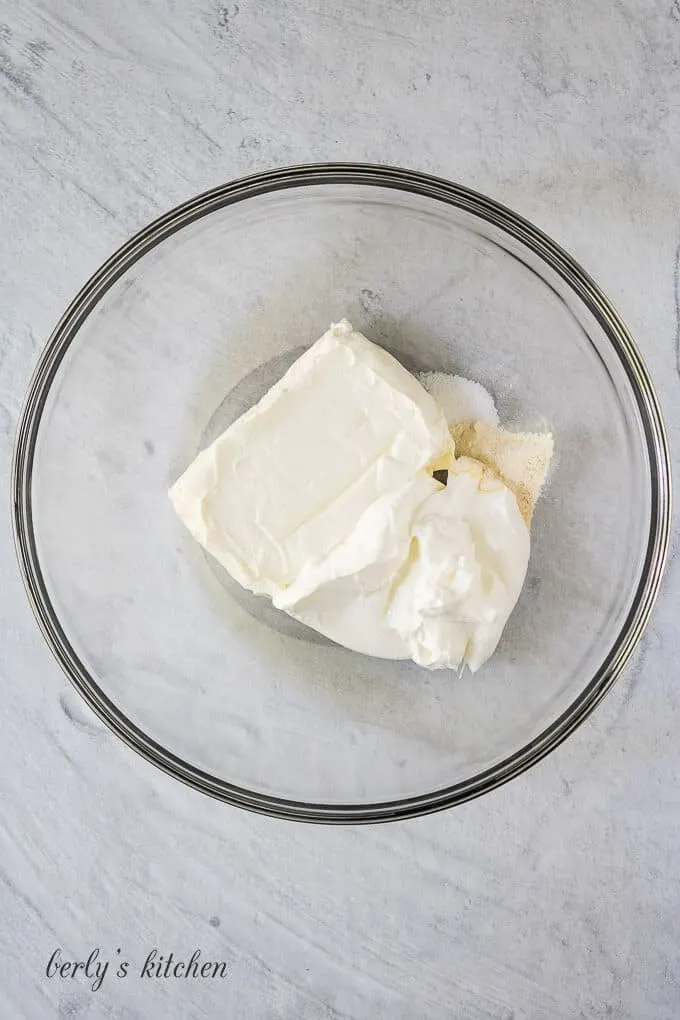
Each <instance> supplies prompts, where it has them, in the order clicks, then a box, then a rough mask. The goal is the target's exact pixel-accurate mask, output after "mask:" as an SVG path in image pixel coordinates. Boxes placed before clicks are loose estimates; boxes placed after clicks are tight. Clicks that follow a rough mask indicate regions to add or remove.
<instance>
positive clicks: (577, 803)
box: [0, 0, 680, 1020]
mask: <svg viewBox="0 0 680 1020" xmlns="http://www.w3.org/2000/svg"><path fill="white" fill-rule="evenodd" d="M334 159H343V160H357V161H370V162H385V163H390V164H395V165H402V166H410V167H414V168H417V169H421V170H425V171H429V172H433V173H436V174H440V175H442V176H445V177H448V178H451V179H454V180H457V181H460V182H461V183H464V184H467V185H470V186H472V187H474V188H477V189H478V190H481V191H484V192H486V193H488V194H490V195H492V196H493V197H495V198H497V199H499V200H501V201H502V202H504V203H506V204H508V205H510V206H511V207H513V208H515V209H516V210H517V211H518V212H520V213H522V214H524V215H526V216H528V217H529V218H531V219H533V220H534V221H535V222H536V223H537V224H538V225H539V226H540V227H542V228H543V229H544V230H546V231H547V232H548V233H550V234H552V236H553V237H555V238H556V239H557V240H558V241H559V242H560V243H561V244H562V245H563V246H564V247H566V248H567V249H568V250H570V251H571V252H572V253H573V254H574V255H575V256H576V257H577V258H578V259H579V260H580V261H581V262H582V263H583V264H584V265H585V266H587V267H588V269H589V270H590V271H591V272H592V274H593V275H594V277H595V278H596V279H597V280H598V282H599V283H600V284H601V285H602V286H603V288H604V289H605V291H606V292H607V293H608V294H609V295H610V297H611V298H612V299H613V301H614V302H615V304H616V305H617V306H618V307H619V309H620V310H621V312H622V313H623V316H624V318H625V319H626V320H627V322H628V323H629V325H630V327H631V329H632V331H633V333H634V335H635V336H636V338H637V340H638V342H639V345H640V348H641V350H642V352H643V354H644V357H645V358H646V361H647V364H648V366H649V369H650V372H651V373H652V376H653V379H654V381H655V383H656V384H657V387H658V390H659V395H660V398H661V401H662V405H663V408H664V412H665V416H666V422H667V426H668V430H669V435H670V441H671V446H672V449H673V450H674V452H675V454H676V459H677V451H678V450H679V449H680V374H679V367H680V366H679V358H680V294H679V293H678V266H679V258H680V172H679V167H680V4H679V3H678V0H663V2H660V3H652V2H651V0H616V2H613V3H608V4H593V3H592V2H590V0H564V2H562V3H556V2H552V3H550V2H548V3H537V2H533V0H508V2H507V3H502V4H499V3H495V2H493V0H478V2H476V3H473V4H463V3H447V2H445V0H432V2H422V0H421V2H416V0H394V2H388V0H375V2H367V0H344V2H338V3H332V4H323V3H319V2H317V0H308V2H302V0H282V2H278V3H277V2H275V0H263V2H261V3H255V2H254V0H239V3H232V2H231V0H228V2H225V0H120V2H119V3H109V2H106V0H88V2H83V0H24V2H22V3H18V2H16V0H0V203H1V216H0V224H1V226H0V477H1V484H2V488H3V491H4V492H5V498H4V499H3V500H2V501H0V646H1V650H0V683H1V687H2V710H1V711H0V808H1V810H0V1018H2V1020H42V1018H50V1017H55V1018H61V1020H66V1018H79V1020H80V1018H83V1020H84V1018H107V1020H109V1018H111V1020H114V1018H116V1020H148V1018H151V1020H155V1018H156V1017H159V1018H160V1017H163V1018H173V1020H175V1018H176V1020H185V1018H194V1017H196V1018H199V1017H210V1018H212V1017H216V1018H220V1020H221V1018H229V1020H231V1018H236V1017H244V1018H251V1017H277V1018H286V1020H305V1018H309V1020H312V1018H314V1020H317V1018H320V1017H328V1018H331V1017H332V1018H348V1020H349V1018H357V1020H378V1018H385V1020H399V1018H403V1020H416V1018H418V1020H419V1018H424V1017H428V1018H429V1017H432V1018H435V1017H436V1018H444V1017H446V1018H448V1017H456V1018H465V1020H511V1018H515V1020H518V1018H520V1017H522V1018H524V1017H526V1018H535V1020H566V1018H572V1017H574V1018H575V1017H583V1018H605V1017H614V1018H626V1020H628V1018H630V1020H662V1018H665V1020H676V1018H677V1017H678V1016H680V868H679V867H678V862H679V861H680V740H678V733H679V732H680V693H679V690H680V689H679V687H678V662H679V661H680V625H679V623H678V619H679V617H678V605H679V604H680V557H679V556H678V542H677V535H676V539H675V540H674V542H673V546H672V550H671V556H670V561H669V565H668V569H667V573H666V577H665V580H664V585H663V591H662V594H661V597H660V599H659V602H658V604H657V607H656V610H655V612H654V615H653V619H652V623H651V626H650V627H649V629H648V631H647V632H646V635H645V637H644V639H643V641H642V644H641V646H640V648H639V650H638V652H637V653H636V656H635V658H634V660H633V662H632V664H631V665H630V666H629V668H628V669H627V670H626V672H625V675H624V676H623V678H622V679H621V680H620V681H619V682H618V683H617V685H616V686H615V688H614V690H613V692H612V693H611V694H610V695H609V697H608V698H607V699H606V700H605V702H604V703H603V704H602V705H601V706H600V708H599V709H598V710H597V711H596V712H595V714H594V715H593V716H592V717H591V718H590V719H589V720H588V721H587V722H586V723H585V724H584V725H583V726H582V727H581V728H580V729H579V730H578V732H577V733H576V734H575V735H574V736H572V737H571V738H570V739H569V740H568V741H567V742H566V743H565V744H563V745H562V746H561V747H560V748H559V749H558V750H557V751H556V752H555V753H553V754H552V755H551V756H550V757H549V758H547V759H546V760H545V761H543V762H542V763H541V764H540V765H538V766H537V767H535V768H534V769H532V770H531V771H529V772H528V773H526V774H524V775H523V776H521V777H520V778H519V779H517V780H515V781H513V782H512V783H510V784H508V785H506V786H505V787H503V788H501V789H500V790H498V791H496V792H495V793H493V794H491V795H489V796H487V797H485V798H482V799H481V800H479V801H476V802H474V803H471V804H469V805H466V806H464V807H462V808H459V809H456V810H454V811H450V812H445V813H443V814H440V815H435V816H431V817H429V818H425V819H421V820H415V821H411V822H408V823H398V824H393V825H388V826H373V827H365V828H323V827H313V826H311V827H310V826H300V825H295V824H291V823H285V822H280V821H274V820H271V819H268V818H264V817H258V816H252V815H249V814H246V813H243V812H240V811H238V810H235V809H230V808H227V807H224V806H220V805H218V804H217V803H214V802H212V801H210V800H208V799H207V798H204V797H202V796H200V795H199V794H197V793H194V792H192V791H190V790H188V789H185V788H183V787H182V786H180V785H179V784H178V783H176V782H175V781H173V780H171V779H170V778H167V777H166V776H164V775H163V774H161V773H160V772H158V771H156V770H155V769H154V768H153V767H151V766H150V765H148V764H146V763H145V762H144V761H142V760H141V759H140V758H138V757H137V756H136V755H135V754H133V753H132V752H131V751H129V750H128V749H126V748H125V747H124V746H123V745H122V744H120V743H119V742H118V740H117V739H116V738H115V737H114V736H113V735H112V734H111V733H109V732H108V730H106V729H105V727H104V726H103V725H102V724H101V723H99V721H98V720H97V719H96V718H95V717H94V716H93V715H92V714H91V713H90V712H89V710H88V709H87V708H86V706H85V705H84V704H83V703H82V702H81V701H80V699H79V698H78V696H77V695H76V694H75V692H74V691H73V690H72V689H71V688H70V686H69V685H68V684H67V681H66V680H65V679H64V677H63V676H62V674H61V672H60V670H59V668H58V667H57V665H56V664H55V662H54V661H53V659H52V657H51V655H50V653H49V651H48V650H47V648H46V646H45V644H44V643H43V640H42V638H41V636H40V634H39V632H38V629H37V627H36V625H35V623H34V621H33V618H32V615H31V613H30V611H29V608H28V605H27V602H26V599H25V596H24V593H23V590H22V585H21V582H20V579H19V576H18V571H17V569H16V566H15V555H14V549H13V542H12V537H11V529H10V519H9V512H8V503H9V500H8V498H7V494H8V487H9V471H10V460H11V448H12V442H13V436H14V428H15V423H16V420H17V415H18V412H19V409H20V405H21V401H22V397H23V394H24V390H25V387H26V384H27V380H28V378H29V374H30V372H31V369H32V367H33V365H34V364H35V361H36V358H37V355H38V352H39V350H40V348H41V346H42V344H43V343H44V341H45V339H46V337H47V336H48V334H49V332H50V330H51V328H52V326H53V325H54V323H55V321H56V320H57V318H58V316H59V315H60V313H61V311H62V310H63V308H64V307H65V306H66V304H67V302H68V301H69V299H70V298H71V297H72V296H73V294H74V293H75V292H76V291H77V289H78V288H79V287H80V285H81V284H82V282H83V281H84V280H85V279H86V278H87V276H88V275H89V274H90V273H91V272H92V271H93V270H94V269H95V268H96V267H97V266H98V265H99V264H100V263H101V262H102V261H103V260H104V259H105V258H106V257H107V256H108V255H109V254H110V252H111V251H112V250H113V249H115V248H116V247H117V246H118V245H119V244H120V243H121V242H123V241H124V240H125V239H126V237H127V236H128V235H130V234H131V233H132V232H134V231H135V230H137V229H138V228H140V227H141V226H143V225H144V224H145V223H146V222H148V221H149V220H150V219H152V218H154V217H155V216H157V215H158V214H159V213H160V212H162V211H164V210H166V209H168V208H170V207H171V206H173V205H174V204H176V203H177V202H179V201H181V200H183V199H186V198H188V197H190V196H191V195H193V194H195V193H197V192H199V191H202V190H204V189H206V188H208V187H210V186H212V185H215V184H218V183H221V182H223V181H225V180H229V179H231V178H233V177H236V176H240V175H243V174H246V173H249V172H252V171H256V170H261V169H265V168H268V167H270V166H273V165H282V164H291V163H300V162H307V161H323V160H334ZM676 473H677V474H678V475H680V465H678V470H677V472H676ZM95 947H98V948H99V950H100V954H101V956H100V961H102V960H103V959H110V960H112V961H113V962H112V963H111V967H110V968H109V971H108V973H107V974H106V976H105V978H104V980H103V981H102V983H101V986H100V987H99V988H98V989H97V990H95V991H93V990H92V988H91V985H92V984H93V981H92V980H86V979H85V978H84V977H83V975H82V974H79V975H78V976H77V977H76V978H61V977H59V976H56V977H51V978H48V977H47V975H46V966H47V963H48V960H49V958H50V956H51V954H52V953H53V951H54V950H55V949H56V948H60V949H61V950H62V953H63V958H64V959H66V960H84V959H85V958H86V957H87V955H88V954H89V953H90V951H91V950H93V949H94V948H95ZM154 947H157V948H158V949H159V951H160V952H163V953H166V954H167V953H168V952H170V951H172V952H173V953H175V955H176V956H178V957H181V958H184V959H186V958H187V957H189V956H190V954H191V952H192V951H193V950H194V949H196V948H198V949H200V950H201V953H202V956H203V958H204V959H213V960H223V961H226V963H227V967H228V975H227V977H226V978H223V979H220V980H209V981H208V980H204V981H201V980H178V979H163V978H160V979H155V980H151V979H143V978H141V977H140V976H139V971H140V968H141V965H142V963H143V961H144V959H145V957H146V955H147V954H148V952H149V951H150V950H151V949H153V948H154ZM118 949H120V950H121V952H120V953H117V950H118ZM121 959H126V960H128V961H129V962H130V973H129V975H128V977H127V978H126V979H125V980H122V979H117V978H116V977H115V973H114V967H115V965H116V964H117V962H118V961H119V960H121ZM94 983H96V982H94Z"/></svg>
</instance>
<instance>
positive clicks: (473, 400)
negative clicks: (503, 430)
mask: <svg viewBox="0 0 680 1020" xmlns="http://www.w3.org/2000/svg"><path fill="white" fill-rule="evenodd" d="M418 379H419V380H420V383H421V385H422V386H424V387H425V389H426V390H427V392H428V393H429V394H430V396H431V397H434V399H435V400H436V401H437V403H438V404H439V406H440V408H441V410H442V411H443V413H444V417H445V418H446V420H447V422H448V423H449V425H450V426H451V425H458V424H459V423H460V422H463V421H485V422H488V423H489V424H490V425H498V411H497V410H496V405H495V404H494V401H493V397H492V396H491V394H490V393H489V392H488V390H485V389H484V387H483V386H482V385H481V383H478V382H473V381H472V379H464V378H463V376H462V375H448V373H447V372H421V373H420V375H419V376H418Z"/></svg>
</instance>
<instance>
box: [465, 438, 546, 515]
mask: <svg viewBox="0 0 680 1020" xmlns="http://www.w3.org/2000/svg"><path fill="white" fill-rule="evenodd" d="M450 432H451V435H452V437H453V440H454V443H455V445H456V457H474V459H475V460H478V461H481V463H482V464H484V465H486V466H487V467H489V468H491V470H492V471H495V472H496V473H497V474H498V475H499V477H500V478H501V480H502V481H503V482H505V484H506V485H507V487H508V488H509V489H510V490H511V491H512V492H513V493H514V494H515V498H516V499H517V505H518V506H519V510H520V513H521V514H522V517H523V518H524V521H525V522H526V525H527V527H529V526H530V524H531V517H532V515H533V512H534V508H535V506H536V501H537V500H538V497H539V495H540V494H541V489H542V487H543V483H544V482H545V479H546V475H547V474H548V468H549V467H550V460H551V458H552V455H553V449H554V445H555V444H554V441H553V437H552V435H551V434H550V433H549V432H546V433H541V432H506V431H505V429H502V428H500V426H498V425H492V424H490V423H489V422H486V421H474V422H469V421H468V422H460V423H459V424H457V425H452V426H451V428H450Z"/></svg>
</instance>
